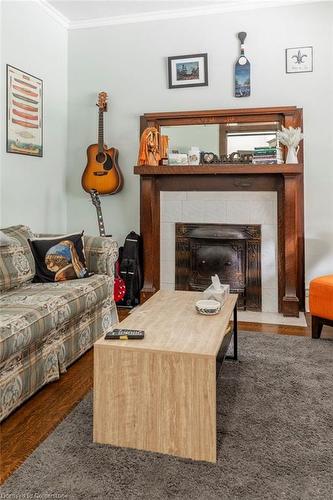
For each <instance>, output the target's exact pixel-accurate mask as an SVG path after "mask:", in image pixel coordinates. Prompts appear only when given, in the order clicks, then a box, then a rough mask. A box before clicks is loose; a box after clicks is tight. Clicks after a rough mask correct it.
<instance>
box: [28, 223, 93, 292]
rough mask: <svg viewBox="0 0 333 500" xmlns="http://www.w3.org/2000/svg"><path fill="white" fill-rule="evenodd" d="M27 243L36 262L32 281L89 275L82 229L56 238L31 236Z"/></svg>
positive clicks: (69, 278) (62, 279) (47, 280)
mask: <svg viewBox="0 0 333 500" xmlns="http://www.w3.org/2000/svg"><path fill="white" fill-rule="evenodd" d="M29 243H30V247H31V251H32V253H33V256H34V258H35V264H36V275H35V277H34V279H33V281H34V282H42V283H46V282H53V281H67V280H72V279H77V278H86V277H87V276H89V273H88V270H87V266H86V258H85V255H84V247H83V231H82V233H75V234H65V235H63V236H59V237H58V238H55V237H52V238H33V239H30V240H29Z"/></svg>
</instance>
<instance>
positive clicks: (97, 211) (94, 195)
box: [89, 189, 105, 236]
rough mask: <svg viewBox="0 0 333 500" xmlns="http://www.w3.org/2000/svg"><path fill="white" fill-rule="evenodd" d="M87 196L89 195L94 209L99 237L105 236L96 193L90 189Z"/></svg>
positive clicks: (99, 203)
mask: <svg viewBox="0 0 333 500" xmlns="http://www.w3.org/2000/svg"><path fill="white" fill-rule="evenodd" d="M89 194H90V197H91V201H92V204H93V205H94V207H95V208H96V213H97V223H98V230H99V235H100V236H105V227H104V221H103V214H102V209H101V202H100V199H99V196H98V193H97V191H96V190H95V189H90V190H89Z"/></svg>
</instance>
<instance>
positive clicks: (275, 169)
mask: <svg viewBox="0 0 333 500" xmlns="http://www.w3.org/2000/svg"><path fill="white" fill-rule="evenodd" d="M134 173H135V174H137V175H207V174H210V175H221V174H222V175H223V174H247V175H248V174H266V175H267V174H302V173H303V165H302V164H300V163H297V164H289V163H282V164H281V165H254V164H244V163H236V164H235V163H233V164H230V163H224V164H222V165H217V164H214V165H158V166H152V165H136V166H135V167H134Z"/></svg>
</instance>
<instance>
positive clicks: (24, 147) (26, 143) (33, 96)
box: [6, 64, 43, 156]
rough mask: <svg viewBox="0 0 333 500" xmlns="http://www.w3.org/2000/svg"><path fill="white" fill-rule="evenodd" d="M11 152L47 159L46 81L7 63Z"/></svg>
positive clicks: (8, 143)
mask: <svg viewBox="0 0 333 500" xmlns="http://www.w3.org/2000/svg"><path fill="white" fill-rule="evenodd" d="M6 143H7V153H16V154H20V155H28V156H43V81H42V80H41V79H40V78H37V77H36V76H33V75H30V74H29V73H26V72H25V71H22V70H20V69H18V68H14V66H10V65H9V64H7V139H6Z"/></svg>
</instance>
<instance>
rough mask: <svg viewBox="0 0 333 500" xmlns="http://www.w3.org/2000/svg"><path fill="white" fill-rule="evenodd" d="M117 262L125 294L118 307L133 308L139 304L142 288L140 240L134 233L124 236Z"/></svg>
mask: <svg viewBox="0 0 333 500" xmlns="http://www.w3.org/2000/svg"><path fill="white" fill-rule="evenodd" d="M119 260H120V277H121V278H122V279H123V280H124V282H125V286H126V293H125V297H124V298H123V300H122V301H120V302H118V305H120V306H125V307H134V306H136V305H137V304H139V295H140V290H141V288H142V286H143V272H142V264H141V263H142V240H141V236H139V235H138V234H136V233H135V232H134V231H131V232H130V233H129V234H128V235H127V236H126V239H125V243H124V246H123V247H122V249H121V252H120V259H119Z"/></svg>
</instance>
